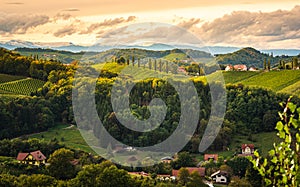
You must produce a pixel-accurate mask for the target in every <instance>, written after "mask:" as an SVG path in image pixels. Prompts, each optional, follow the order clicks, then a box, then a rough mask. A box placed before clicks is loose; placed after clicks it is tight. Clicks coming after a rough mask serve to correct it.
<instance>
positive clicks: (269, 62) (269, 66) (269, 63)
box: [268, 59, 271, 71]
mask: <svg viewBox="0 0 300 187" xmlns="http://www.w3.org/2000/svg"><path fill="white" fill-rule="evenodd" d="M268 70H269V71H270V70H271V59H269V60H268Z"/></svg>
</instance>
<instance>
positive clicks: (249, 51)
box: [216, 47, 279, 68]
mask: <svg viewBox="0 0 300 187" xmlns="http://www.w3.org/2000/svg"><path fill="white" fill-rule="evenodd" d="M264 59H270V60H271V65H274V64H276V63H277V62H278V60H279V57H272V56H269V55H268V54H264V53H261V52H260V51H258V50H256V49H254V48H251V47H247V48H243V49H240V50H238V51H236V52H233V53H228V54H219V55H216V61H217V62H218V63H219V64H233V65H235V64H245V65H247V66H255V67H258V68H262V67H263V62H264Z"/></svg>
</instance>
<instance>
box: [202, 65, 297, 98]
mask: <svg viewBox="0 0 300 187" xmlns="http://www.w3.org/2000/svg"><path fill="white" fill-rule="evenodd" d="M208 76H215V74H211V75H208ZM223 76H224V80H225V83H226V84H239V83H241V84H243V85H246V86H250V87H261V88H266V89H269V90H272V91H274V92H278V93H286V94H290V95H295V96H298V97H299V94H300V84H299V83H300V71H299V70H282V71H270V72H250V71H248V72H237V71H232V72H223Z"/></svg>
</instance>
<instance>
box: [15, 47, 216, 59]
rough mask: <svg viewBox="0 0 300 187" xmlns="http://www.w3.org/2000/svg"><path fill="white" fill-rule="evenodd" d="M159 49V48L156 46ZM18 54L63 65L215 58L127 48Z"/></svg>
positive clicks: (177, 51) (24, 50)
mask: <svg viewBox="0 0 300 187" xmlns="http://www.w3.org/2000/svg"><path fill="white" fill-rule="evenodd" d="M155 47H157V46H155ZM15 51H16V52H19V53H20V54H21V55H25V56H30V55H38V56H39V58H44V59H56V60H59V61H61V62H63V63H71V62H72V61H74V60H80V61H82V62H94V63H98V62H103V61H111V60H112V59H113V58H115V57H116V58H120V57H124V58H125V59H130V60H131V59H132V56H134V57H135V59H136V60H137V59H140V60H141V63H147V62H148V58H152V59H159V58H160V59H165V60H169V61H173V60H184V61H185V62H191V61H194V60H195V61H197V60H199V61H201V62H208V61H212V59H213V56H212V55H211V54H210V53H207V52H204V51H198V50H193V49H171V50H155V51H154V50H148V49H139V48H127V49H109V50H106V51H102V52H76V53H75V52H70V51H64V50H54V49H43V48H16V49H15Z"/></svg>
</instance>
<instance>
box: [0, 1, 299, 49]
mask: <svg viewBox="0 0 300 187" xmlns="http://www.w3.org/2000/svg"><path fill="white" fill-rule="evenodd" d="M299 18H300V0H285V1H281V0H280V1H279V0H264V1H258V0H254V1H248V0H227V1H224V0H214V1H207V0H205V1H204V0H185V1H176V0H152V1H148V0H147V1H141V0H127V1H124V0H97V1H95V0H84V1H82V0H73V1H63V0H52V1H46V2H45V1H40V0H23V1H21V0H13V1H12V0H0V41H9V40H22V41H30V42H41V43H53V42H55V43H57V45H59V44H62V43H70V42H71V43H74V44H77V45H92V44H94V43H96V42H97V41H98V40H101V39H103V38H105V42H106V43H107V44H109V42H110V40H109V39H115V38H116V37H118V36H120V35H122V36H125V35H126V37H127V38H131V42H133V41H134V40H137V39H139V38H141V37H148V36H149V35H150V34H151V36H155V35H157V36H158V35H162V36H164V37H165V38H169V40H174V38H172V39H171V38H170V37H168V33H169V34H173V36H174V37H175V35H174V31H173V30H172V29H168V31H167V33H164V32H163V31H162V30H161V29H159V28H151V26H149V25H148V26H147V24H145V27H147V34H145V33H143V34H139V36H137V33H139V32H138V31H137V30H130V31H129V30H128V29H127V30H126V29H122V28H126V27H127V28H129V27H130V28H133V27H132V26H131V25H134V24H140V25H141V23H147V22H153V23H156V22H159V23H163V24H170V25H173V26H176V27H180V28H182V29H184V30H185V31H186V32H189V33H192V34H193V35H195V36H196V37H197V38H199V40H201V41H202V42H203V43H204V44H205V45H209V46H235V47H247V46H251V47H255V48H259V49H274V48H290V49H291V48H293V49H300V19H299ZM139 29H140V30H141V29H142V28H139ZM128 32H131V34H128ZM162 33H164V34H162ZM177 37H179V35H178V33H177ZM162 41H163V42H166V43H168V42H169V41H168V40H167V39H166V40H162ZM188 42H189V41H188ZM188 42H187V43H188ZM191 43H193V42H192V41H191Z"/></svg>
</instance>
